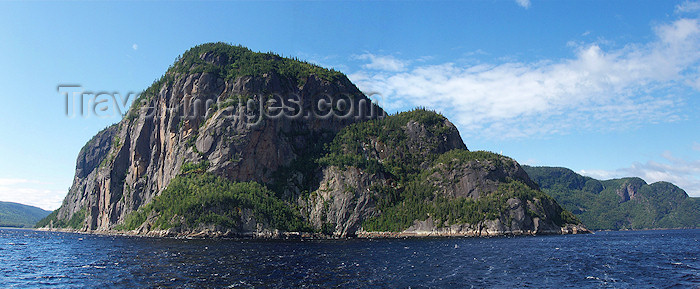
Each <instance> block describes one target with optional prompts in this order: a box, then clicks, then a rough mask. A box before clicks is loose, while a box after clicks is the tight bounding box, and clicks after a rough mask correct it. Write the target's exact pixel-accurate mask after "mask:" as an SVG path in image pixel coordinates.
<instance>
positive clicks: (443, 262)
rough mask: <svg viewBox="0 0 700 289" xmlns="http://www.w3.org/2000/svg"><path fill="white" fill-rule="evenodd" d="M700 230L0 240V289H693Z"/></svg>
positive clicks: (22, 234) (3, 236) (8, 234)
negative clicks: (296, 238) (262, 238)
mask: <svg viewBox="0 0 700 289" xmlns="http://www.w3.org/2000/svg"><path fill="white" fill-rule="evenodd" d="M698 240H700V230H669V231H641V232H598V233H597V234H595V235H569V236H537V237H511V238H508V237H500V238H459V239H407V240H406V239H404V240H331V241H256V240H247V241H236V240H173V239H156V238H137V237H112V236H94V235H80V234H71V233H55V232H35V231H29V230H14V229H0V288H12V287H21V288H26V287H41V288H64V287H69V288H74V287H109V288H112V287H117V288H119V287H123V288H136V287H180V288H182V287H184V288H222V287H228V288H236V287H282V288H288V287H322V288H326V287H330V286H340V287H353V288H355V287H412V288H445V287H459V288H465V287H466V288H468V287H476V288H483V287H487V288H493V287H501V288H512V287H556V288H561V287H573V288H579V287H604V288H645V287H660V288H673V287H678V288H689V287H690V288H700V260H698V258H699V257H700V242H699V241H698Z"/></svg>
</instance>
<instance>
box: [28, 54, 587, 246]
mask: <svg viewBox="0 0 700 289" xmlns="http://www.w3.org/2000/svg"><path fill="white" fill-rule="evenodd" d="M407 211H410V212H411V213H407ZM567 213H568V212H566V211H564V210H562V209H561V208H560V207H559V206H558V205H557V204H556V202H555V201H553V199H551V198H548V197H547V196H546V195H543V194H541V192H539V191H538V189H537V187H536V185H535V184H534V183H533V182H532V181H531V180H530V179H529V178H528V176H527V174H526V173H524V171H523V170H522V169H521V168H520V166H519V165H518V164H517V163H516V162H515V161H513V160H511V159H509V158H506V157H503V156H499V155H495V154H491V153H485V152H469V151H468V150H467V148H466V146H465V145H464V143H463V141H462V139H461V137H460V136H459V133H458V131H457V129H456V128H455V127H454V126H453V125H452V124H451V123H450V122H449V121H448V120H447V119H445V118H444V117H442V116H440V115H438V114H436V113H434V112H429V111H425V110H420V109H419V110H414V111H412V112H406V113H402V114H398V115H394V116H386V114H385V113H384V112H383V111H382V109H381V108H379V107H377V106H376V105H375V104H373V103H372V102H371V101H370V99H368V98H367V97H366V96H365V95H364V94H362V93H361V92H360V91H359V90H358V89H357V88H356V87H355V86H354V85H353V84H352V83H351V82H350V81H349V80H348V79H347V77H345V76H344V75H343V74H341V73H338V72H336V71H332V70H326V69H323V68H321V67H318V66H315V65H312V64H309V63H305V62H301V61H297V60H293V59H288V58H283V57H280V56H278V55H275V54H272V53H255V52H252V51H250V50H248V49H246V48H244V47H240V46H231V45H227V44H222V43H211V44H203V45H200V46H197V47H194V48H192V49H190V50H189V51H187V52H186V53H185V54H183V55H182V56H181V57H179V58H178V59H177V61H176V62H175V63H174V64H173V65H172V66H171V67H170V68H169V69H168V71H167V72H166V73H165V75H164V76H163V77H162V78H161V79H159V80H158V81H156V82H154V83H153V85H152V86H150V87H149V88H148V89H146V90H145V91H144V92H143V93H142V94H141V95H140V97H139V99H137V100H136V101H135V102H134V104H133V105H132V107H131V108H130V110H129V112H128V113H127V115H126V116H125V117H124V118H123V120H122V121H121V122H119V123H117V124H115V125H113V126H110V127H108V128H106V129H105V130H103V131H101V132H99V133H98V134H97V135H96V136H95V137H93V139H91V140H90V141H89V142H88V143H87V144H86V145H85V147H83V149H82V150H81V151H80V154H79V155H78V160H77V164H76V174H75V178H74V180H73V185H72V186H71V188H70V191H69V192H68V195H67V196H66V199H65V201H64V203H63V205H62V206H61V207H60V208H59V209H58V210H57V211H56V212H55V213H54V214H52V215H51V216H50V217H49V218H47V219H45V220H43V221H42V222H41V223H40V224H41V225H42V226H43V227H45V228H59V227H68V228H72V229H75V230H79V231H97V232H112V231H128V232H131V233H135V234H142V235H170V236H182V235H197V236H277V235H280V234H282V233H284V232H290V231H298V232H307V233H308V234H324V235H331V236H341V237H345V236H354V235H358V234H359V235H367V234H372V232H377V234H385V233H386V232H409V233H410V232H414V233H416V234H433V233H436V234H443V235H449V234H454V235H460V234H473V235H483V234H489V235H493V234H504V233H513V234H534V233H570V232H574V230H573V229H572V228H576V231H584V230H585V229H584V228H582V227H578V226H577V224H578V223H577V222H578V221H577V220H576V219H575V218H572V217H571V216H570V214H569V215H567ZM378 232H382V233H378ZM417 232H420V233H417ZM426 232H427V233H426ZM475 232H476V233H475ZM481 232H486V233H483V234H482V233H481Z"/></svg>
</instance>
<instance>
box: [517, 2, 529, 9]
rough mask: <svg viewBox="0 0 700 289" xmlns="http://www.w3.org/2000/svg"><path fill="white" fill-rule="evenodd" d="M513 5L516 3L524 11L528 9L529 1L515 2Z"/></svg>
mask: <svg viewBox="0 0 700 289" xmlns="http://www.w3.org/2000/svg"><path fill="white" fill-rule="evenodd" d="M515 3H518V5H520V6H521V7H523V8H525V9H527V8H530V0H515Z"/></svg>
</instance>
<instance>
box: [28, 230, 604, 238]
mask: <svg viewBox="0 0 700 289" xmlns="http://www.w3.org/2000/svg"><path fill="white" fill-rule="evenodd" d="M25 229H27V230H33V231H43V232H61V233H75V234H83V235H101V236H122V237H142V238H167V239H186V240H217V239H230V240H350V239H366V240H371V239H433V238H445V239H449V238H493V237H525V236H555V235H581V234H595V232H593V231H590V230H587V229H583V230H573V231H572V230H562V231H543V232H530V231H515V232H512V231H507V232H487V231H468V232H451V233H450V232H439V231H404V232H366V231H360V232H357V233H356V234H355V235H352V236H344V237H341V236H329V235H324V234H321V233H311V232H281V231H275V232H272V231H266V232H249V233H243V234H241V233H230V232H229V233H224V232H220V231H201V232H196V233H189V234H184V233H173V232H168V231H150V232H147V233H145V234H144V233H139V232H136V231H114V230H99V231H98V230H92V231H84V230H76V229H65V228H50V229H49V228H25Z"/></svg>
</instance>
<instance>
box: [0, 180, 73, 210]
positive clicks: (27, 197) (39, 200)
mask: <svg viewBox="0 0 700 289" xmlns="http://www.w3.org/2000/svg"><path fill="white" fill-rule="evenodd" d="M53 186H54V185H53V184H50V183H46V182H42V181H38V180H29V179H10V178H0V201H3V202H14V203H20V204H25V205H31V206H36V207H39V208H42V209H45V210H55V209H57V208H58V207H59V206H60V205H61V203H62V201H63V197H64V196H65V195H66V191H60V190H55V189H53V188H50V187H53Z"/></svg>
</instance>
